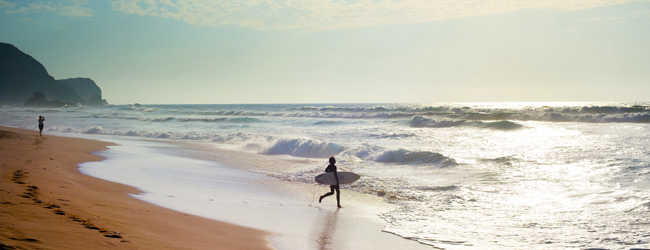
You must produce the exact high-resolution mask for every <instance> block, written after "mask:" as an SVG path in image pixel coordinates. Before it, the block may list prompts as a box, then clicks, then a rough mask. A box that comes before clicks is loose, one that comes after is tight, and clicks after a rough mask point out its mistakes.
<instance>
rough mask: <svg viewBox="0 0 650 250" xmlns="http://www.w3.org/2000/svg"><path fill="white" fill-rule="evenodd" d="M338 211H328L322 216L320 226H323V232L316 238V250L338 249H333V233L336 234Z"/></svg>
mask: <svg viewBox="0 0 650 250" xmlns="http://www.w3.org/2000/svg"><path fill="white" fill-rule="evenodd" d="M339 210H340V209H336V210H334V211H329V212H327V213H326V214H323V216H322V220H321V225H323V230H322V231H321V233H320V235H319V236H318V238H317V240H318V249H319V250H327V249H339V247H334V246H333V245H334V238H333V237H334V233H335V232H336V221H337V220H338V213H339Z"/></svg>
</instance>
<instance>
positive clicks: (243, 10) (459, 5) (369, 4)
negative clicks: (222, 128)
mask: <svg viewBox="0 0 650 250" xmlns="http://www.w3.org/2000/svg"><path fill="white" fill-rule="evenodd" d="M633 1H635V0H544V1H537V0H534V1H531V0H491V1H490V0H436V1H434V0H248V1H234V0H230V1H228V0H177V1H172V0H114V1H113V2H112V7H113V9H114V10H116V11H121V12H124V13H127V14H136V15H149V16H157V17H163V18H173V19H177V20H182V21H183V22H186V23H190V24H196V25H214V26H227V25H237V26H241V27H246V28H251V29H257V30H281V29H305V30H332V29H343V28H353V27H361V26H371V25H385V24H401V23H418V22H428V21H436V20H443V19H451V18H461V17H470V16H482V15H490V14H497V13H504V12H510V11H516V10H540V9H556V10H578V9H587V8H594V7H600V6H608V5H615V4H621V3H626V2H633Z"/></svg>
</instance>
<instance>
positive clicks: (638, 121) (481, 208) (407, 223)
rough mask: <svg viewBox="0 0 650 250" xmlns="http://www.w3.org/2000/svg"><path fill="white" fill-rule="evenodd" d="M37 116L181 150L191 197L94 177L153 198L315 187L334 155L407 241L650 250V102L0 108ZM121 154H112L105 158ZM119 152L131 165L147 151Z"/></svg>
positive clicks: (49, 123)
mask: <svg viewBox="0 0 650 250" xmlns="http://www.w3.org/2000/svg"><path fill="white" fill-rule="evenodd" d="M39 115H42V116H44V117H45V118H46V120H45V130H44V135H47V134H48V133H49V134H52V133H55V134H63V135H69V136H101V137H103V138H113V140H115V141H118V142H119V141H120V140H132V139H136V140H138V141H142V143H144V144H146V143H148V142H149V141H160V142H171V144H170V145H174V147H173V150H171V149H162V150H163V151H164V150H167V151H165V152H167V155H168V157H181V158H182V159H176V160H169V158H165V159H167V163H169V162H175V163H178V164H165V163H164V162H163V163H158V166H160V168H177V169H178V170H182V171H183V172H182V173H183V175H184V176H191V177H192V178H193V180H195V181H189V182H185V183H183V184H182V186H183V188H182V190H181V188H177V187H175V186H174V185H173V183H175V182H174V181H173V179H174V176H167V175H163V174H160V175H157V174H153V173H154V172H152V171H145V170H142V171H135V172H133V173H130V174H129V175H128V176H123V175H124V174H121V175H122V177H120V176H116V177H112V175H116V174H115V173H116V171H110V170H109V171H106V170H104V171H95V172H93V171H94V170H87V171H88V173H89V174H91V175H95V176H99V177H103V178H106V179H111V178H117V181H118V182H122V183H126V184H129V183H130V182H129V180H125V179H119V178H127V179H134V180H133V181H137V180H138V179H143V177H146V179H147V186H146V187H144V186H143V187H139V188H140V189H141V190H143V191H145V194H143V195H141V196H143V197H140V198H142V199H144V200H147V198H146V196H147V190H149V189H150V190H151V191H150V193H155V192H160V193H161V194H164V196H165V197H171V196H173V197H181V198H182V197H185V198H189V197H191V196H198V195H197V193H198V192H199V191H197V190H202V189H205V188H206V185H209V183H210V182H211V181H212V180H215V179H218V178H220V177H219V175H223V176H230V177H229V178H228V180H231V181H232V180H236V181H237V182H247V181H251V180H258V181H259V180H262V181H265V180H267V179H269V180H273V181H276V182H287V183H302V184H304V185H315V184H314V182H313V177H314V176H315V175H317V174H319V173H320V172H322V171H323V170H324V169H325V167H326V166H327V158H329V157H330V156H334V157H335V158H336V159H337V166H338V167H339V169H342V170H343V171H352V172H356V173H358V174H360V175H361V176H362V177H361V179H360V180H359V181H357V182H355V183H353V184H350V185H344V186H342V189H343V190H342V192H356V193H362V194H368V195H372V196H375V197H377V198H378V199H380V200H381V201H382V202H383V203H386V204H388V205H389V206H390V207H391V209H390V210H387V211H381V212H378V213H376V214H372V215H371V216H374V217H376V218H378V219H379V220H380V221H382V223H383V228H382V229H381V230H382V231H383V232H384V233H386V234H394V235H398V236H401V237H402V238H403V240H404V241H417V242H419V243H422V244H425V245H430V246H435V247H439V248H445V249H643V248H650V103H602V102H600V103H598V102H593V103H577V102H572V103H429V104H241V105H239V104H233V105H111V106H103V107H71V108H24V107H2V108H0V125H2V126H10V127H17V128H25V129H30V130H37V124H38V123H37V120H38V116H39ZM156 145H157V144H156ZM154 147H155V146H149V148H154ZM144 148H145V149H146V148H147V147H146V146H145V147H144ZM112 150H113V149H111V150H108V151H105V153H103V154H105V155H104V156H105V157H107V161H110V160H111V159H112V158H111V156H110V154H112V153H110V152H111V151H112ZM122 150H125V152H124V154H127V153H131V154H132V157H133V158H132V159H130V160H133V161H138V160H139V159H138V156H143V155H148V154H150V153H151V152H148V151H147V150H142V148H140V149H132V150H131V151H129V149H128V148H123V149H122ZM113 152H115V151H114V150H113ZM215 152H228V153H227V154H224V153H220V154H219V155H217V153H215ZM101 154H102V153H100V155H101ZM224 155H225V156H224ZM189 156H195V157H194V158H200V159H203V160H206V161H203V160H200V161H199V160H196V161H193V160H188V158H192V157H189ZM252 156H254V157H252ZM143 157H144V156H143ZM156 158H157V156H151V155H150V156H149V158H146V157H144V159H156ZM238 158H247V159H249V160H238ZM253 158H254V159H253ZM250 159H253V160H250ZM127 160H129V159H127ZM279 160H281V161H279ZM222 161H225V162H228V163H229V164H235V163H237V162H239V165H238V166H239V169H240V170H245V171H246V172H248V173H250V175H246V174H244V175H241V174H235V173H230V172H228V171H226V170H221V171H220V172H219V173H218V174H214V173H208V172H209V171H208V170H209V169H211V168H213V167H214V166H213V165H211V164H217V165H218V164H220V163H219V162H222ZM180 162H182V163H180ZM210 162H212V163H210ZM278 162H290V164H277V163H278ZM123 165H124V164H123ZM133 165H137V163H133ZM235 165H237V164H235ZM269 165H279V166H269ZM91 166H92V164H91V165H87V166H86V165H83V164H82V171H84V170H83V169H84V168H85V167H88V168H90V167H91ZM126 166H129V164H126ZM120 171H128V169H125V170H120ZM170 171H171V170H170ZM163 172H164V171H163ZM120 173H122V172H120ZM206 176H210V178H205V177H206ZM120 180H121V181H120ZM197 180H200V181H197ZM228 180H226V179H225V178H224V179H223V180H221V181H222V182H227V181H228ZM165 183H172V185H164V184H165ZM177 184H178V183H177ZM131 185H135V186H136V187H137V184H134V183H131ZM178 185H181V184H178ZM157 188H158V189H157ZM221 188H223V186H222V187H221ZM184 190H185V191H184ZM319 190H325V191H327V190H326V188H323V187H320V189H319ZM309 191H310V192H311V190H309ZM228 192H232V193H238V192H239V191H237V190H230V191H228ZM242 192H243V191H242ZM260 192H268V195H269V196H273V195H274V192H279V191H273V190H272V189H269V190H264V189H262V191H260ZM320 192H321V191H319V193H320ZM170 193H173V195H171V194H170ZM240 196H245V194H244V193H242V194H241V195H240ZM161 197H162V196H161ZM273 197H275V196H273ZM275 198H277V197H275ZM201 199H203V200H210V199H209V198H208V197H201ZM219 199H221V200H227V199H230V198H228V197H227V196H224V197H222V198H219ZM297 199H300V197H297ZM328 199H330V198H328ZM190 200H191V199H190ZM150 202H153V203H156V204H162V205H165V204H164V203H165V201H164V199H161V200H156V199H154V198H151V200H150ZM269 202H270V201H269ZM310 202H313V200H306V201H305V203H310ZM330 202H331V201H330ZM342 202H343V204H344V207H345V200H344V201H342ZM184 203H185V204H192V202H191V201H189V200H187V201H186V202H184ZM234 203H235V202H233V204H234ZM169 206H173V205H169ZM197 206H199V205H198V204H197ZM242 209H243V208H242ZM199 210H200V209H199ZM188 213H195V214H198V215H202V213H209V212H207V211H198V210H197V211H194V212H192V211H188ZM204 216H205V215H204ZM235 222H236V221H235ZM250 223H253V224H254V223H255V220H254V219H251V221H250Z"/></svg>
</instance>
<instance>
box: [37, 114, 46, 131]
mask: <svg viewBox="0 0 650 250" xmlns="http://www.w3.org/2000/svg"><path fill="white" fill-rule="evenodd" d="M44 121H45V117H43V116H40V115H39V116H38V134H39V135H41V136H43V127H44V126H45V125H44V124H43V122H44Z"/></svg>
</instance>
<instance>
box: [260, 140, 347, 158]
mask: <svg viewBox="0 0 650 250" xmlns="http://www.w3.org/2000/svg"><path fill="white" fill-rule="evenodd" d="M345 150H346V147H344V146H342V145H339V144H336V143H328V142H322V141H317V140H312V139H280V140H278V141H276V142H275V143H274V144H273V145H272V146H271V147H269V148H267V149H265V150H263V151H262V153H265V154H286V155H292V156H298V157H309V158H326V157H330V156H333V155H337V154H339V153H341V152H343V151H345Z"/></svg>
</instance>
